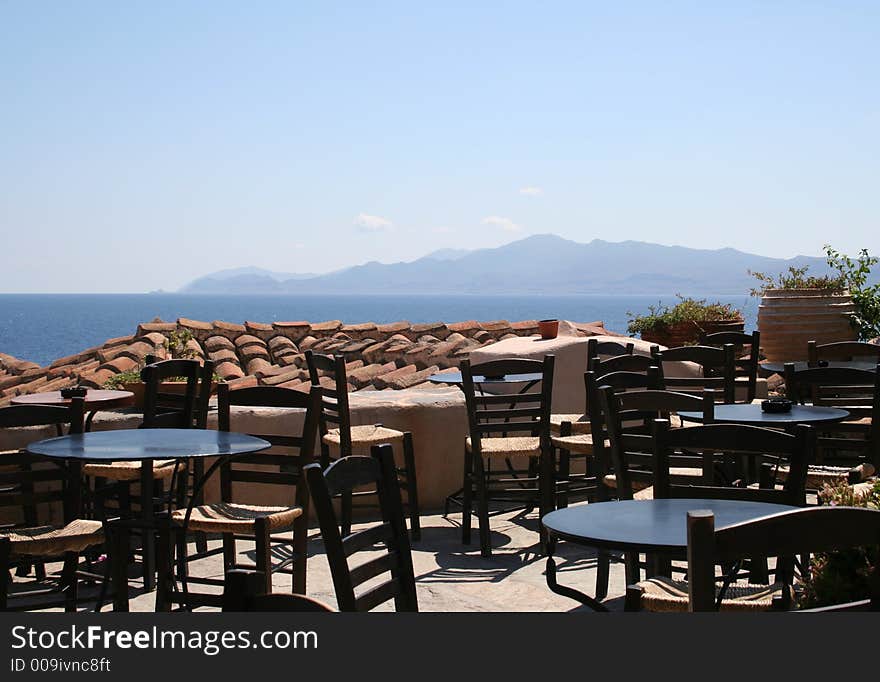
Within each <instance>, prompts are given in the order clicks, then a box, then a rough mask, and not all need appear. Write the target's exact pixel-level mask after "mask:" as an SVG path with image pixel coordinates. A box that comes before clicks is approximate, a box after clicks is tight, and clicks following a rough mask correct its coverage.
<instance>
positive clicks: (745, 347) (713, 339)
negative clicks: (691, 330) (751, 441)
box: [700, 330, 761, 403]
mask: <svg viewBox="0 0 880 682" xmlns="http://www.w3.org/2000/svg"><path fill="white" fill-rule="evenodd" d="M728 343H730V344H733V348H734V354H735V358H736V359H735V360H734V365H735V367H736V376H737V384H739V383H740V382H743V383H745V384H746V396H745V401H744V402H747V403H750V402H752V401H753V400H754V399H755V397H756V396H757V393H758V365H759V360H760V357H761V332H759V331H757V330H756V331H753V332H752V333H751V334H746V333H745V332H715V333H714V334H702V335H701V336H700V345H701V346H715V347H716V348H723V347H724V346H725V345H727V344H728Z"/></svg>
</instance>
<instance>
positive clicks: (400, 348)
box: [0, 318, 611, 406]
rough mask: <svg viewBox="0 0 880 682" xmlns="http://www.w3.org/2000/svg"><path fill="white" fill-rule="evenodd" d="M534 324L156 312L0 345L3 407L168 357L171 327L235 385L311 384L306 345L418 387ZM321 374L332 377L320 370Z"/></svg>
mask: <svg viewBox="0 0 880 682" xmlns="http://www.w3.org/2000/svg"><path fill="white" fill-rule="evenodd" d="M575 326H576V328H577V330H578V332H579V333H580V334H581V335H582V336H593V335H597V334H609V333H611V332H608V331H607V330H606V329H605V328H604V326H603V324H602V322H600V321H595V322H584V323H576V324H575ZM537 328H538V323H537V322H536V321H535V320H523V321H519V322H508V321H507V320H494V321H490V322H478V321H476V320H467V321H464V322H453V323H450V324H446V323H443V322H432V323H427V324H425V323H421V324H410V323H409V322H406V321H402V322H392V323H387V324H379V325H377V324H374V323H372V322H364V323H359V324H344V323H343V322H342V321H340V320H330V321H326V322H306V321H295V322H273V323H271V324H268V323H262V322H252V321H247V322H245V323H244V324H238V323H233V322H224V321H219V320H218V321H214V322H202V321H200V320H189V319H186V318H179V319H178V320H177V322H163V321H161V320H158V319H157V320H153V321H152V322H145V323H143V324H140V325H138V328H137V330H136V332H135V334H134V335H132V336H120V337H117V338H114V339H109V340H108V341H107V342H105V343H104V344H102V345H100V346H95V347H94V348H89V349H86V350H84V351H82V352H80V353H75V354H73V355H68V356H66V357H63V358H59V359H58V360H55V361H54V362H52V363H51V364H50V365H48V366H46V367H40V366H39V365H37V364H36V363H33V362H28V361H26V360H21V359H18V358H14V357H12V356H11V355H7V354H5V353H0V406H2V405H7V404H8V403H9V402H10V400H11V399H12V398H13V397H15V396H16V395H21V394H24V393H34V392H38V391H57V390H59V389H61V388H65V387H66V386H72V385H76V384H82V385H85V386H90V387H93V388H98V387H101V386H102V385H103V384H104V383H105V382H106V381H107V380H108V379H109V378H111V377H112V376H114V375H116V374H117V373H119V372H125V371H130V370H134V369H137V368H138V367H141V366H142V365H143V363H144V357H145V356H146V355H148V354H152V355H155V356H157V357H159V358H163V357H165V355H166V353H167V341H168V336H167V335H169V334H171V333H172V332H175V331H178V330H188V331H189V332H191V333H192V336H193V338H192V340H190V341H189V342H188V343H187V348H188V350H189V352H190V354H191V355H192V356H194V357H199V358H206V357H207V358H210V359H211V360H214V361H215V362H216V363H217V368H216V371H217V374H219V375H220V376H221V377H222V378H223V379H224V380H225V381H227V382H229V384H230V387H232V388H242V387H245V386H259V385H266V386H284V387H286V388H295V389H300V390H308V385H309V378H308V372H307V371H306V363H305V356H304V352H305V351H306V350H308V349H312V350H313V351H315V352H320V353H339V354H342V355H344V356H345V359H346V368H347V376H348V381H349V386H350V389H351V390H353V391H357V390H400V389H404V388H412V387H415V386H420V385H422V384H425V382H426V381H427V379H428V377H429V376H431V375H432V374H435V373H437V372H440V371H444V370H447V369H449V368H455V367H457V366H458V364H459V363H460V362H461V360H462V358H465V357H467V356H468V354H469V353H470V351H471V350H472V349H473V348H477V347H479V346H482V345H485V344H488V343H494V342H495V341H499V340H501V339H504V338H509V337H511V336H530V335H532V334H535V333H536V332H537ZM322 383H327V384H328V385H330V382H329V380H328V379H326V378H323V379H322Z"/></svg>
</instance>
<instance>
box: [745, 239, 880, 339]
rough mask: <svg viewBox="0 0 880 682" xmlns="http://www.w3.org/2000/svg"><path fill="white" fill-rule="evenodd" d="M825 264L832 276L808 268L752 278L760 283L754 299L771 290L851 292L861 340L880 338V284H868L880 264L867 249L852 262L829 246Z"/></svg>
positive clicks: (853, 322) (853, 323)
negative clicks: (873, 270)
mask: <svg viewBox="0 0 880 682" xmlns="http://www.w3.org/2000/svg"><path fill="white" fill-rule="evenodd" d="M823 248H824V250H825V260H826V262H827V263H828V267H830V268H831V269H832V271H833V272H832V273H831V274H829V275H821V276H819V277H816V276H814V275H809V274H808V270H809V268H808V267H807V266H804V267H802V268H795V267H790V268H788V270H787V271H786V272H783V273H779V274H777V275H767V274H765V273H763V272H753V271H752V270H749V271H748V272H749V274H750V275H751V276H752V277H754V278H755V279H757V280H758V282H759V286H757V287H755V288H753V289H752V290H751V294H752V296H763V295H764V293H765V292H766V291H767V290H768V289H831V290H834V291H839V292H840V291H848V292H849V293H850V295H851V296H852V299H853V303H855V305H856V312H855V314H853V315H852V317H851V318H850V322H852V325H853V327H854V328H855V329H856V331H857V332H858V335H859V338H860V339H861V340H863V341H867V340H870V339H873V338H876V337H878V336H880V284H873V285H872V284H868V277H869V276H870V274H871V270H872V268H873V267H874V266H875V265H876V264H877V263H878V262H880V259H878V258H877V257H876V256H872V255H870V254H869V253H868V250H867V249H862V250H861V251H859V255H858V256H856V257H855V258H851V257H850V256H847V255H846V254H843V253H840V252H839V251H837V250H836V249H834V248H832V247H831V246H829V245H828V244H826V245H825V246H824V247H823Z"/></svg>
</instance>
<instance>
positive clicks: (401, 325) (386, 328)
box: [376, 320, 412, 334]
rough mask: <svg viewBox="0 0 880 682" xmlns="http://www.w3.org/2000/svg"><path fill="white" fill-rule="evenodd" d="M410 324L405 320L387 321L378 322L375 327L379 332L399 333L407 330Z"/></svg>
mask: <svg viewBox="0 0 880 682" xmlns="http://www.w3.org/2000/svg"><path fill="white" fill-rule="evenodd" d="M411 326H412V325H411V324H410V323H409V322H407V321H406V320H402V321H401V322H389V323H388V324H380V325H378V326H377V327H376V329H377V331H378V332H379V333H380V334H399V333H400V332H403V331H407V330H408V329H409V328H410V327H411Z"/></svg>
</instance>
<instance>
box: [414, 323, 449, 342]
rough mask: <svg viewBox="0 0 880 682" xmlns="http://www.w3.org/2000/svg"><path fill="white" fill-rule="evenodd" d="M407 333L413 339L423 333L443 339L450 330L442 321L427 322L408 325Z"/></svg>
mask: <svg viewBox="0 0 880 682" xmlns="http://www.w3.org/2000/svg"><path fill="white" fill-rule="evenodd" d="M409 332H410V333H409V335H408V336H411V337H412V338H414V339H417V338H418V337H420V336H423V335H424V334H431V335H432V336H436V337H437V338H438V339H445V338H446V337H447V336H449V335H450V334H451V333H452V331H451V330H450V329H449V327H447V326H446V324H445V323H443V322H428V323H426V324H414V325H413V326H412V327H410V330H409Z"/></svg>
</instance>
